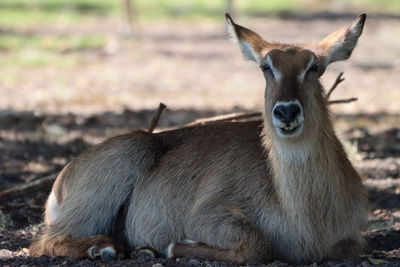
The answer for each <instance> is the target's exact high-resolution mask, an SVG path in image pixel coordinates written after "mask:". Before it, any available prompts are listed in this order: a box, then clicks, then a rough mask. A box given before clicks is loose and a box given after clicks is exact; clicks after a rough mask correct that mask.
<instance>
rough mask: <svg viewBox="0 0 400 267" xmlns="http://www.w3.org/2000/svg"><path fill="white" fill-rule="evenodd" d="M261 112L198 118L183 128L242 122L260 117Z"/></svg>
mask: <svg viewBox="0 0 400 267" xmlns="http://www.w3.org/2000/svg"><path fill="white" fill-rule="evenodd" d="M261 114H262V113H261V112H250V113H246V112H239V113H230V114H224V115H218V116H214V117H208V118H200V119H197V120H195V121H192V122H190V123H188V124H185V125H184V127H188V126H194V125H203V124H207V123H213V122H224V121H238V120H243V119H250V118H254V117H261Z"/></svg>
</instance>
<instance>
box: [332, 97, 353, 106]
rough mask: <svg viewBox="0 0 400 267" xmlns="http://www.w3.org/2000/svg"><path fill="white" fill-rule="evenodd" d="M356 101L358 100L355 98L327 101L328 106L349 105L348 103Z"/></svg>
mask: <svg viewBox="0 0 400 267" xmlns="http://www.w3.org/2000/svg"><path fill="white" fill-rule="evenodd" d="M357 100H358V98H357V97H351V98H346V99H338V100H330V101H329V105H332V104H344V103H350V102H354V101H357Z"/></svg>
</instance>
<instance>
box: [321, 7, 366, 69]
mask: <svg viewBox="0 0 400 267" xmlns="http://www.w3.org/2000/svg"><path fill="white" fill-rule="evenodd" d="M366 17H367V15H366V14H362V15H360V16H358V18H357V19H355V20H354V21H353V23H351V24H350V25H349V26H347V27H344V28H342V29H340V30H338V31H336V32H334V33H332V34H330V35H328V36H327V37H326V38H325V39H323V40H322V41H321V42H319V44H318V46H319V49H318V50H319V52H320V53H319V54H320V56H321V57H322V58H323V62H324V67H326V66H328V65H329V64H330V63H332V62H335V61H339V60H345V59H348V58H349V57H350V55H351V53H352V52H353V49H354V48H355V47H356V45H357V41H358V38H359V37H360V35H361V33H362V31H363V28H364V23H365V19H366Z"/></svg>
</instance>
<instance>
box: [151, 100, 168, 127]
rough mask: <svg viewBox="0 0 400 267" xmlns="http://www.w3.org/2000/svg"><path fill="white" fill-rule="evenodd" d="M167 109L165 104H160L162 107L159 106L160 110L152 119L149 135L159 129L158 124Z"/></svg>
mask: <svg viewBox="0 0 400 267" xmlns="http://www.w3.org/2000/svg"><path fill="white" fill-rule="evenodd" d="M166 107H167V106H166V105H165V104H164V103H160V105H159V106H158V109H157V111H156V114H155V115H154V117H153V118H152V119H151V122H150V126H149V128H147V132H148V133H152V132H153V131H154V129H155V128H156V127H157V124H158V121H159V120H160V117H161V114H162V112H163V111H164V109H165V108H166Z"/></svg>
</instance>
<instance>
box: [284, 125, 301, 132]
mask: <svg viewBox="0 0 400 267" xmlns="http://www.w3.org/2000/svg"><path fill="white" fill-rule="evenodd" d="M298 128H299V126H298V125H297V126H286V127H282V128H280V130H281V132H282V133H283V134H292V133H294V132H295V131H297V129H298Z"/></svg>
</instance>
